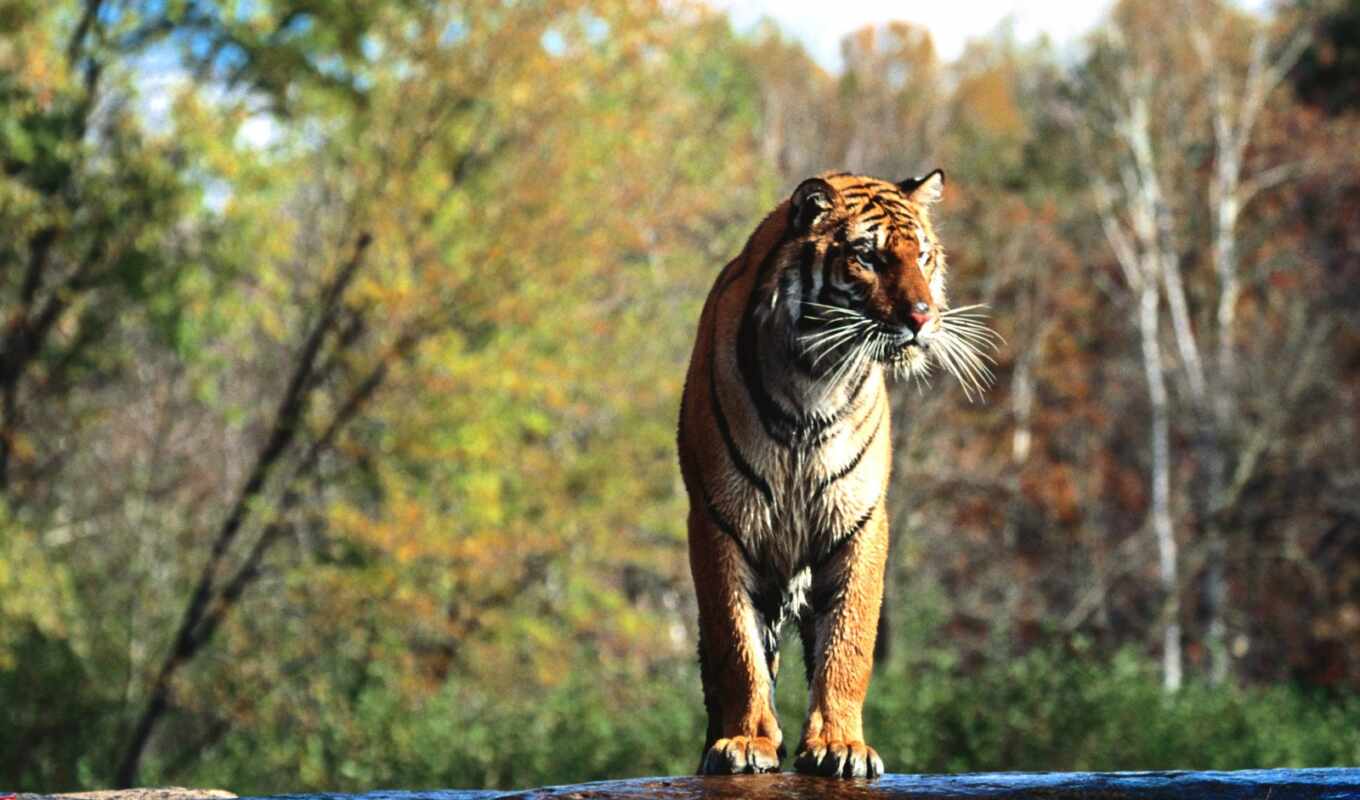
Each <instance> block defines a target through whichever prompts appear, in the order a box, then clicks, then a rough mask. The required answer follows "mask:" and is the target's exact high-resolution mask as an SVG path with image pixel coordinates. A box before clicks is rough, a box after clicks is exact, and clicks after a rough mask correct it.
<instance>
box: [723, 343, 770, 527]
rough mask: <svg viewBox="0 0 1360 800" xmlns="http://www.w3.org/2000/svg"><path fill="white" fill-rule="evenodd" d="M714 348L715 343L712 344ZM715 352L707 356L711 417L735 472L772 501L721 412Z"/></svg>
mask: <svg viewBox="0 0 1360 800" xmlns="http://www.w3.org/2000/svg"><path fill="white" fill-rule="evenodd" d="M714 347H715V349H716V344H715V345H714ZM716 364H717V353H716V352H710V353H709V356H708V394H709V400H710V402H712V403H713V418H714V420H715V421H716V422H717V423H718V433H719V434H720V435H721V436H722V440H723V444H724V445H726V446H727V456H728V458H730V459H732V464H733V466H735V467H736V468H737V472H740V473H741V474H742V477H744V478H746V480H748V481H750V482H751V485H753V486H755V487H756V488H757V489H759V490H760V493H761V494H763V495H765V500H766V501H767V502H769V503H773V502H774V493H773V492H771V491H770V484H769V483H768V482H766V480H765V479H764V478H762V477H760V475H759V474H758V473H757V472H756V470H755V467H753V466H751V463H750V462H749V461H747V460H746V457H745V456H743V455H742V454H741V449H740V448H738V447H737V442H736V440H734V439H733V438H732V429H731V428H730V427H729V426H728V424H727V415H726V414H724V413H723V409H722V400H720V399H719V398H718V370H717V366H716Z"/></svg>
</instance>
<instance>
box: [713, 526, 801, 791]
mask: <svg viewBox="0 0 1360 800" xmlns="http://www.w3.org/2000/svg"><path fill="white" fill-rule="evenodd" d="M690 569H691V572H692V573H693V575H694V587H695V590H696V592H695V593H696V594H697V596H698V600H699V667H700V674H701V676H702V678H703V685H704V705H705V706H706V708H707V711H708V734H707V736H706V738H705V741H704V755H703V757H702V760H701V761H700V762H699V773H700V774H703V775H728V774H736V773H756V772H778V771H779V762H780V759H781V758H782V757H783V741H784V737H783V734H782V733H781V732H780V730H779V720H778V719H777V718H776V717H775V712H774V708H773V706H772V698H771V691H770V690H771V686H772V685H773V679H772V677H771V675H770V672H769V665H768V664H767V663H766V661H765V655H764V651H763V650H762V647H761V643H760V624H761V623H760V621H759V616H758V614H757V613H756V611H755V608H754V607H753V605H752V603H751V598H750V596H749V595H748V594H747V591H746V580H745V572H746V569H747V567H746V564H745V562H744V560H743V556H742V554H741V551H740V550H739V549H738V548H737V546H736V544H735V543H734V542H733V541H732V539H731V538H730V537H729V536H728V535H727V534H725V533H723V532H722V531H720V530H718V529H717V528H716V527H715V526H714V525H713V524H712V523H711V522H709V521H708V520H706V519H703V518H699V519H695V518H694V515H691V519H690Z"/></svg>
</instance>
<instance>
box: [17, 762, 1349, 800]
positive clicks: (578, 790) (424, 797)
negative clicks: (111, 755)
mask: <svg viewBox="0 0 1360 800" xmlns="http://www.w3.org/2000/svg"><path fill="white" fill-rule="evenodd" d="M4 796H5V795H4V793H3V792H0V798H3V797H4ZM43 797H45V796H44V795H23V794H21V795H19V796H18V800H40V799H41V798H43ZM46 797H62V798H72V799H73V800H224V799H226V798H233V797H235V795H233V794H231V793H230V792H224V791H220V790H210V789H134V790H131V791H125V792H86V793H82V794H67V795H47V796H46ZM520 797H523V798H560V799H562V800H567V799H571V800H601V799H606V798H628V797H655V798H662V800H735V798H751V800H774V799H775V798H781V799H782V798H792V800H810V799H811V798H830V799H831V800H874V799H875V798H916V799H917V800H926V799H927V798H958V799H959V800H966V799H967V798H979V799H981V798H993V799H994V798H1008V799H1009V798H1033V799H1034V800H1077V798H1083V799H1084V800H1125V799H1126V798H1128V799H1131V798H1139V799H1140V800H1153V799H1157V798H1165V799H1166V800H1248V799H1249V798H1250V800H1360V769H1351V768H1344V769H1340V768H1338V769H1266V770H1246V771H1241V772H995V773H980V774H972V775H885V776H883V777H882V778H880V779H878V780H876V781H863V780H839V779H831V778H810V777H805V776H802V775H795V774H791V773H780V774H775V775H737V776H731V777H703V778H701V777H675V778H637V779H634V780H625V781H601V782H599V783H583V784H577V785H574V786H550V787H546V788H542V789H529V790H523V791H513V792H499V791H470V790H437V791H380V792H367V793H364V794H339V793H333V794H332V793H327V794H294V795H273V796H270V797H269V798H259V799H258V800H486V799H487V798H520ZM243 800H252V799H251V798H244V799H243Z"/></svg>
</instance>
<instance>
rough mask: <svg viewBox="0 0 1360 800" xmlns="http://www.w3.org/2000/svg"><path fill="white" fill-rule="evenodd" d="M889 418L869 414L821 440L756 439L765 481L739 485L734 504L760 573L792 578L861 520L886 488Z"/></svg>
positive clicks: (814, 563) (756, 459)
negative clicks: (784, 442) (759, 441)
mask: <svg viewBox="0 0 1360 800" xmlns="http://www.w3.org/2000/svg"><path fill="white" fill-rule="evenodd" d="M886 424H887V423H886V420H885V419H883V420H880V419H877V418H872V417H869V416H868V415H866V416H865V417H864V418H861V419H848V420H846V421H845V422H844V423H842V424H841V425H839V426H838V427H837V429H835V430H833V431H830V432H829V433H830V435H829V436H827V437H825V439H824V440H823V441H821V442H818V443H816V444H807V443H799V442H793V443H791V444H788V445H780V444H776V443H772V442H770V443H764V444H763V446H761V445H758V444H756V443H753V447H752V449H753V451H754V452H753V453H752V455H753V456H754V458H753V459H752V461H753V463H754V464H755V465H757V467H758V468H759V469H760V470H761V474H762V475H764V476H765V486H761V487H759V488H756V487H750V486H743V487H741V488H742V489H743V491H740V492H739V495H740V496H739V497H737V498H733V499H736V500H737V501H738V505H740V506H741V507H742V508H740V509H733V510H734V511H737V516H738V517H739V518H740V519H741V521H742V523H743V524H742V525H741V526H740V527H741V535H742V536H743V538H744V539H745V540H746V541H745V545H746V548H747V550H748V552H750V553H751V555H752V556H753V557H754V559H755V561H756V562H757V564H756V565H755V566H756V567H757V569H758V570H759V571H760V572H761V573H763V574H765V575H766V576H768V577H769V578H771V579H773V580H776V581H778V580H792V579H793V578H794V576H796V575H797V574H798V573H799V572H801V571H802V570H804V569H808V568H814V567H816V566H817V565H818V563H819V562H820V561H821V560H822V559H824V558H825V557H827V556H828V555H829V554H830V553H831V552H833V551H834V549H835V547H836V545H837V544H839V543H840V542H841V541H842V540H843V539H844V538H845V537H846V536H848V535H851V534H853V533H854V532H855V531H856V530H857V528H858V527H859V526H862V523H863V521H864V520H865V519H866V516H867V515H868V514H870V513H871V512H872V511H873V509H874V508H875V506H876V505H877V504H878V502H879V499H880V498H881V497H882V495H883V492H884V490H885V488H886V486H885V484H886V482H887V466H888V457H889V453H888V438H889V437H888V436H887V435H886V431H885V430H883V428H885V427H886ZM734 483H737V482H736V481H734ZM737 485H738V486H740V483H737Z"/></svg>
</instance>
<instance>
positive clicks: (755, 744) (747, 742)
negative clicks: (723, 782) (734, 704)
mask: <svg viewBox="0 0 1360 800" xmlns="http://www.w3.org/2000/svg"><path fill="white" fill-rule="evenodd" d="M699 771H700V772H701V773H703V774H704V775H738V774H742V773H745V774H747V775H749V774H752V773H757V772H778V771H779V749H778V747H776V746H775V743H774V740H772V739H770V738H768V737H765V736H733V737H731V738H730V739H719V740H718V741H716V742H714V743H713V746H712V747H710V748H708V752H707V753H705V754H704V764H703V767H702V768H701V769H700V770H699Z"/></svg>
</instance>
